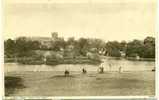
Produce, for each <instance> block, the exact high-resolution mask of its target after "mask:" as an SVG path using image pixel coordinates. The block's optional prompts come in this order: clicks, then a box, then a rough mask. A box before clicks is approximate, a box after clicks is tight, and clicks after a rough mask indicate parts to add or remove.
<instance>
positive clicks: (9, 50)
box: [4, 39, 16, 57]
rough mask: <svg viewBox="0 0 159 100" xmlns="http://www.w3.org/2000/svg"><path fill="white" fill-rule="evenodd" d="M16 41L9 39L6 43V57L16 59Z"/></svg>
mask: <svg viewBox="0 0 159 100" xmlns="http://www.w3.org/2000/svg"><path fill="white" fill-rule="evenodd" d="M15 48H16V47H15V41H14V40H12V39H8V40H6V41H5V42H4V53H5V56H6V57H14V56H15V53H16V50H15Z"/></svg>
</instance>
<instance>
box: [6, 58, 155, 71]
mask: <svg viewBox="0 0 159 100" xmlns="http://www.w3.org/2000/svg"><path fill="white" fill-rule="evenodd" d="M103 61H104V62H103V64H102V66H103V67H104V70H105V71H118V70H119V67H120V66H121V67H122V71H150V70H152V69H153V68H154V67H155V62H153V61H130V60H126V59H114V58H107V59H103ZM99 66H100V65H87V64H82V65H81V64H76V65H72V64H63V65H56V66H49V65H22V64H17V63H5V68H4V69H5V72H12V71H64V70H65V69H69V70H70V71H81V69H82V68H83V67H84V68H86V69H87V71H97V69H98V67H99ZM110 66H111V67H110Z"/></svg>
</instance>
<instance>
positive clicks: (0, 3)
mask: <svg viewBox="0 0 159 100" xmlns="http://www.w3.org/2000/svg"><path fill="white" fill-rule="evenodd" d="M3 3H4V2H3V0H0V100H2V99H3V97H2V96H4V85H3V83H4V81H3V80H4V73H3V69H4V67H3V61H4V57H3V55H4V48H3V25H4V17H3V13H4V12H3ZM155 32H156V36H155V38H156V62H155V64H156V75H155V76H156V80H155V83H156V85H155V86H156V87H155V88H156V89H155V90H156V91H155V93H156V94H155V98H159V81H158V80H159V66H158V65H159V62H158V57H159V51H158V50H159V48H158V45H159V40H158V39H159V34H158V33H159V0H157V16H156V29H155ZM15 98H16V99H28V98H32V99H35V98H39V99H54V100H55V99H121V98H122V99H132V98H136V99H140V98H142V99H148V98H154V97H150V96H71V97H65V96H55V97H54V96H53V97H51V96H49V97H45V96H40V97H39V96H38V97H36V96H31V97H29V96H15V97H6V99H15Z"/></svg>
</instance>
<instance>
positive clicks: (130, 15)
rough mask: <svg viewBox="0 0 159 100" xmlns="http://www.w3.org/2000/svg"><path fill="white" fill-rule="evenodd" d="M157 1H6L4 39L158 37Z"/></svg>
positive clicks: (129, 38)
mask: <svg viewBox="0 0 159 100" xmlns="http://www.w3.org/2000/svg"><path fill="white" fill-rule="evenodd" d="M156 4H157V3H156V0H5V1H4V19H5V20H4V38H5V39H8V38H16V37H19V36H29V37H31V36H38V37H39V36H40V37H51V32H58V34H59V36H60V37H64V38H68V37H75V38H80V37H85V38H100V39H103V40H105V41H112V40H117V41H121V40H126V41H129V40H132V39H144V38H145V37H146V36H155V25H156V23H155V21H156V9H157V8H156Z"/></svg>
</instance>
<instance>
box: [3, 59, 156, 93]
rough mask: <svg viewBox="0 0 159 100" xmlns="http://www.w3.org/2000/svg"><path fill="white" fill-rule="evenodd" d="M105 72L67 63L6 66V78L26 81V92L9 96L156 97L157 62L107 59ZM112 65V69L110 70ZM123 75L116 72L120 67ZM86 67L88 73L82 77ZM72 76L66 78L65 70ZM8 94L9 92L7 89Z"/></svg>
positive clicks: (93, 66)
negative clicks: (18, 78)
mask: <svg viewBox="0 0 159 100" xmlns="http://www.w3.org/2000/svg"><path fill="white" fill-rule="evenodd" d="M102 65H103V67H104V70H105V73H103V74H99V73H98V72H97V69H98V67H99V66H97V65H86V64H82V65H80V64H76V65H71V64H64V65H57V66H48V65H21V64H17V63H5V68H4V69H5V76H15V77H20V78H22V79H23V83H22V84H23V85H24V86H25V88H24V89H15V91H14V92H13V93H12V94H9V95H10V96H41V95H42V96H136V95H140V96H143V95H151V96H152V95H154V94H155V72H152V71H151V70H152V69H153V68H154V66H155V62H148V61H129V60H125V59H122V60H117V59H112V58H110V59H104V63H103V64H102ZM110 66H111V69H110ZM120 66H121V67H122V72H121V73H119V72H116V71H118V70H119V67H120ZM83 67H85V68H86V69H87V74H82V72H81V69H82V68H83ZM65 69H68V70H70V76H69V77H65V76H64V70H65ZM6 91H9V90H8V89H7V88H6Z"/></svg>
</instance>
